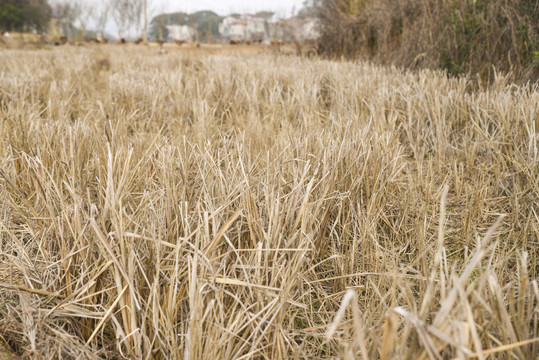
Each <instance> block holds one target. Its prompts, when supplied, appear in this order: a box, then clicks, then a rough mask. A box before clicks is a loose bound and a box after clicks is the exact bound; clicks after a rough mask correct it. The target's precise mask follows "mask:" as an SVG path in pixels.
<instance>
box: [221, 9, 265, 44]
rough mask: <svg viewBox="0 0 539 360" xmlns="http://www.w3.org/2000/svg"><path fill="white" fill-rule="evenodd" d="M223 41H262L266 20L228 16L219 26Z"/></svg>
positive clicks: (243, 16)
mask: <svg viewBox="0 0 539 360" xmlns="http://www.w3.org/2000/svg"><path fill="white" fill-rule="evenodd" d="M219 33H220V34H221V36H222V37H223V39H225V41H238V42H241V41H262V40H264V39H265V38H266V20H265V19H264V18H263V17H261V16H256V15H237V16H228V17H226V18H224V19H223V22H222V23H221V24H219Z"/></svg>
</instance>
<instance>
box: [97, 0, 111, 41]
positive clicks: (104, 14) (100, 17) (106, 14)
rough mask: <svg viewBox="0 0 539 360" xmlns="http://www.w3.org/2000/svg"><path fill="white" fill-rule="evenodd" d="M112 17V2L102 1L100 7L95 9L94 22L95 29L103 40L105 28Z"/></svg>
mask: <svg viewBox="0 0 539 360" xmlns="http://www.w3.org/2000/svg"><path fill="white" fill-rule="evenodd" d="M110 15H111V2H110V1H109V0H101V1H100V2H99V5H97V6H96V7H95V11H94V20H95V28H96V31H97V32H98V33H100V35H101V36H103V38H104V37H105V27H106V26H107V22H108V21H109V18H110Z"/></svg>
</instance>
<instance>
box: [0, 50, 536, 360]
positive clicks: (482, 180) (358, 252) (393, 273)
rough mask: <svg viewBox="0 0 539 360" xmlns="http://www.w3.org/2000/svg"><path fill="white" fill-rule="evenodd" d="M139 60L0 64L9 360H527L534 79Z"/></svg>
mask: <svg viewBox="0 0 539 360" xmlns="http://www.w3.org/2000/svg"><path fill="white" fill-rule="evenodd" d="M153 50H154V49H149V50H145V51H140V50H136V49H131V48H122V47H114V46H107V47H102V48H69V47H68V48H63V49H59V50H56V51H35V52H33V51H24V50H21V51H16V50H13V51H4V52H0V118H1V119H2V120H1V122H0V219H1V221H0V244H1V245H0V246H1V247H0V294H1V295H0V341H2V342H3V343H4V344H5V346H6V347H9V348H10V349H11V351H13V352H14V353H16V354H19V355H23V356H26V357H28V358H38V357H39V356H41V357H42V358H52V357H62V358H70V357H71V358H120V357H121V356H122V355H124V356H128V357H130V358H152V357H153V358H157V359H159V358H161V359H163V358H181V357H185V358H193V359H195V358H206V359H240V358H243V359H248V358H257V359H260V358H267V359H284V358H309V359H316V358H330V357H336V356H341V357H343V358H353V357H354V356H358V357H360V358H364V359H366V358H381V359H389V358H395V359H397V358H398V359H406V358H408V359H420V358H453V357H460V358H466V356H467V355H475V356H476V357H478V358H486V356H487V355H488V354H491V353H495V354H496V356H497V357H499V358H515V357H517V358H520V359H529V358H533V357H534V356H535V355H536V354H537V351H538V348H539V343H537V342H535V341H533V340H532V341H530V342H526V341H527V340H530V339H534V338H536V337H538V336H539V334H538V331H539V323H538V320H539V319H538V314H537V311H536V305H537V301H538V300H539V288H538V285H537V281H536V276H537V271H538V269H539V267H538V265H539V259H538V258H537V248H538V240H539V239H538V236H539V218H538V216H539V214H538V208H539V206H538V205H539V184H538V177H537V174H538V173H539V162H538V160H539V135H538V133H539V130H538V129H539V105H538V104H539V92H538V89H537V87H535V88H531V87H517V86H515V85H510V84H508V81H507V79H506V78H504V77H503V76H499V77H497V78H496V79H495V81H494V82H493V85H492V86H491V87H489V88H477V87H475V86H476V85H474V86H472V84H471V83H470V82H469V81H467V80H466V79H448V78H446V77H445V76H443V75H441V74H438V73H434V72H431V71H421V72H418V73H414V74H412V73H406V72H403V71H400V70H396V69H392V68H381V67H376V66H373V65H369V64H365V63H360V62H357V63H352V62H331V61H325V60H317V59H314V60H308V59H301V58H296V57H284V56H278V55H274V54H250V55H246V54H244V55H243V56H238V55H234V54H224V53H223V54H217V55H211V56H209V55H205V56H200V55H197V53H194V52H192V53H190V54H188V55H186V54H182V53H179V52H176V53H172V52H171V53H169V54H166V55H162V54H161V55H160V54H159V53H158V51H157V50H155V51H153ZM505 345H507V346H505ZM504 346H505V347H504Z"/></svg>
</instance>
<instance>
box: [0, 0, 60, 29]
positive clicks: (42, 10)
mask: <svg viewBox="0 0 539 360" xmlns="http://www.w3.org/2000/svg"><path fill="white" fill-rule="evenodd" d="M50 16H51V8H50V6H49V4H48V2H47V0H0V34H1V33H3V32H4V31H37V32H41V31H44V30H45V29H47V27H48V25H49V19H50Z"/></svg>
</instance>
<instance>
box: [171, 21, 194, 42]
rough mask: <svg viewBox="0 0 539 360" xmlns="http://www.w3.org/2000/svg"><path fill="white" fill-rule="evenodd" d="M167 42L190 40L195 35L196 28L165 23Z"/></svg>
mask: <svg viewBox="0 0 539 360" xmlns="http://www.w3.org/2000/svg"><path fill="white" fill-rule="evenodd" d="M167 30H168V38H167V42H174V41H183V42H192V41H193V38H194V37H195V35H196V30H195V29H194V28H193V27H191V26H187V25H167Z"/></svg>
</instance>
